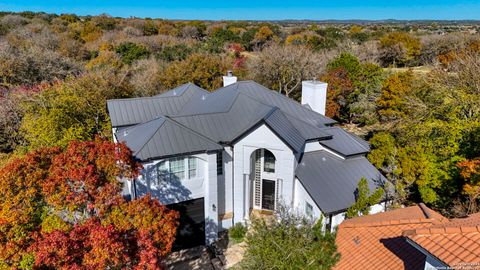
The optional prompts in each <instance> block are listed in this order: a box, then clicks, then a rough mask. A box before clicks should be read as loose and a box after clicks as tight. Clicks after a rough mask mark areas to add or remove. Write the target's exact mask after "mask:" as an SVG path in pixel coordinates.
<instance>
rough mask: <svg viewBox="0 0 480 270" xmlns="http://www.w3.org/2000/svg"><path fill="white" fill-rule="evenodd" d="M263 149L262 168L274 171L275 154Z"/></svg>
mask: <svg viewBox="0 0 480 270" xmlns="http://www.w3.org/2000/svg"><path fill="white" fill-rule="evenodd" d="M264 151H265V152H264V156H263V170H264V171H265V172H268V173H275V156H274V155H273V154H272V152H270V151H268V150H266V149H265V150H264Z"/></svg>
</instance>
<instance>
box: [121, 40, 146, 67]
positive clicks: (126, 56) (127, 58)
mask: <svg viewBox="0 0 480 270" xmlns="http://www.w3.org/2000/svg"><path fill="white" fill-rule="evenodd" d="M115 51H116V52H117V53H118V54H119V55H120V57H121V58H122V61H123V62H124V63H126V64H131V63H133V62H134V61H136V60H139V59H142V58H147V57H148V56H149V55H150V52H149V51H148V50H147V49H146V48H145V47H143V46H141V45H138V44H135V43H132V42H124V43H121V44H120V45H118V47H116V48H115Z"/></svg>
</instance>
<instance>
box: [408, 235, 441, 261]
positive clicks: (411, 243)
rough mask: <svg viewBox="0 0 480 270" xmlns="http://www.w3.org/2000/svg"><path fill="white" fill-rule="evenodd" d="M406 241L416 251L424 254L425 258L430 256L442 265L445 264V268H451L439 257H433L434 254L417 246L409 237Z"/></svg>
mask: <svg viewBox="0 0 480 270" xmlns="http://www.w3.org/2000/svg"><path fill="white" fill-rule="evenodd" d="M404 238H405V241H406V242H407V243H409V244H410V245H411V246H413V247H414V248H415V249H416V250H418V251H420V252H421V253H423V254H424V255H425V256H430V257H432V258H434V259H435V260H437V261H438V262H439V263H440V264H443V266H444V267H450V266H449V265H448V264H447V263H445V262H444V261H442V260H440V259H439V258H438V257H437V256H435V255H433V254H432V253H430V252H429V251H428V250H426V249H425V248H423V247H422V246H421V245H419V244H417V242H415V241H413V240H412V239H410V238H409V237H405V236H404Z"/></svg>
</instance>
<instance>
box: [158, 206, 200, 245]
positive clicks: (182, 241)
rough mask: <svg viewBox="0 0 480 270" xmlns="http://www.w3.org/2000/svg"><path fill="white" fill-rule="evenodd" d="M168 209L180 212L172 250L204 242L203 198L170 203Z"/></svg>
mask: <svg viewBox="0 0 480 270" xmlns="http://www.w3.org/2000/svg"><path fill="white" fill-rule="evenodd" d="M167 207H168V208H170V209H173V210H176V211H178V212H179V213H180V225H179V227H178V229H177V237H176V240H175V243H173V250H174V251H175V250H180V249H185V248H191V247H196V246H200V245H204V244H205V212H204V200H203V198H201V199H195V200H190V201H185V202H181V203H175V204H170V205H168V206H167Z"/></svg>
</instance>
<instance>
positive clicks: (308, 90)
mask: <svg viewBox="0 0 480 270" xmlns="http://www.w3.org/2000/svg"><path fill="white" fill-rule="evenodd" d="M327 86H328V84H327V83H324V82H320V81H316V80H312V81H303V82H302V104H308V106H310V108H312V110H314V111H316V112H318V113H320V114H322V115H325V107H326V105H327Z"/></svg>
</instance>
